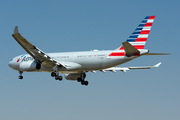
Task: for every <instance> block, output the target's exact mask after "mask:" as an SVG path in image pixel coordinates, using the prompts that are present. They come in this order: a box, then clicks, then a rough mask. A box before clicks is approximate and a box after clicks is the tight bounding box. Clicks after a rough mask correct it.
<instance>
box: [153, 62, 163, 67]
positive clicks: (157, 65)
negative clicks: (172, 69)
mask: <svg viewBox="0 0 180 120" xmlns="http://www.w3.org/2000/svg"><path fill="white" fill-rule="evenodd" d="M161 63H162V62H159V63H158V64H156V65H155V66H154V67H159V66H160V65H161Z"/></svg>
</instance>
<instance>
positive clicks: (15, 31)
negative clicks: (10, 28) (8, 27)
mask: <svg viewBox="0 0 180 120" xmlns="http://www.w3.org/2000/svg"><path fill="white" fill-rule="evenodd" d="M16 33H19V31H18V26H16V27H15V28H14V34H16Z"/></svg>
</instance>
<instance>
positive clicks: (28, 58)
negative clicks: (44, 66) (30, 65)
mask: <svg viewBox="0 0 180 120" xmlns="http://www.w3.org/2000/svg"><path fill="white" fill-rule="evenodd" d="M21 58H23V59H22V60H21ZM21 58H19V59H18V60H17V62H19V61H20V60H21V62H23V61H25V62H26V61H32V60H34V58H32V57H26V56H25V55H22V56H21Z"/></svg>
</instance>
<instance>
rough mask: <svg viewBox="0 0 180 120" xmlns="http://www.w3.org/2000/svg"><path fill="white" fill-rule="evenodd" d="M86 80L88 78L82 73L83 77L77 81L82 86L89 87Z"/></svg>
mask: <svg viewBox="0 0 180 120" xmlns="http://www.w3.org/2000/svg"><path fill="white" fill-rule="evenodd" d="M85 78H86V74H85V73H82V75H81V77H78V78H77V81H78V82H81V85H85V86H87V85H88V84H89V82H88V81H85Z"/></svg>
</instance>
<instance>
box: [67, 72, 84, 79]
mask: <svg viewBox="0 0 180 120" xmlns="http://www.w3.org/2000/svg"><path fill="white" fill-rule="evenodd" d="M78 77H81V74H78V73H67V74H65V78H66V79H67V80H77V78H78Z"/></svg>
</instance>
